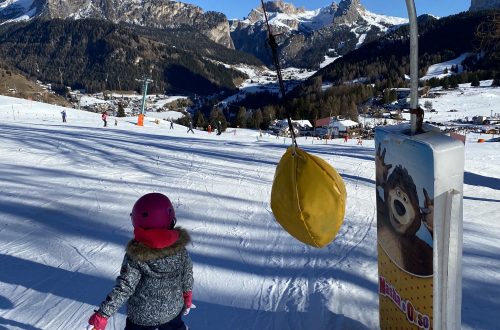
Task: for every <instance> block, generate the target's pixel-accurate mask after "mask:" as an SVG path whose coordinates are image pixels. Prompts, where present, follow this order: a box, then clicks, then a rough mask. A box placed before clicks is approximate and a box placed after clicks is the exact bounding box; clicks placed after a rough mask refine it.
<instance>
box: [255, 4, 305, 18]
mask: <svg viewBox="0 0 500 330" xmlns="http://www.w3.org/2000/svg"><path fill="white" fill-rule="evenodd" d="M264 8H265V9H266V11H268V12H275V13H283V14H288V15H294V14H298V13H301V12H304V11H305V10H304V8H296V7H295V6H294V5H293V4H291V3H286V2H284V1H283V0H278V1H267V2H265V3H264Z"/></svg>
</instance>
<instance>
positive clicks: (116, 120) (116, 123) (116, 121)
mask: <svg viewBox="0 0 500 330" xmlns="http://www.w3.org/2000/svg"><path fill="white" fill-rule="evenodd" d="M115 126H118V119H116V118H115Z"/></svg>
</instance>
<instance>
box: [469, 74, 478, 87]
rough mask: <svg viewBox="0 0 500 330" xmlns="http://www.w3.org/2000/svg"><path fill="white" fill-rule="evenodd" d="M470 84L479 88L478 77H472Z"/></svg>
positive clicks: (475, 75) (474, 75)
mask: <svg viewBox="0 0 500 330" xmlns="http://www.w3.org/2000/svg"><path fill="white" fill-rule="evenodd" d="M470 84H471V86H473V87H479V85H480V84H481V83H480V82H479V77H478V75H477V74H473V75H472V77H471V82H470Z"/></svg>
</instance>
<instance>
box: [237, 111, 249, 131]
mask: <svg viewBox="0 0 500 330" xmlns="http://www.w3.org/2000/svg"><path fill="white" fill-rule="evenodd" d="M235 126H236V127H241V128H245V127H247V109H245V107H240V108H239V109H238V114H237V115H236V121H235Z"/></svg>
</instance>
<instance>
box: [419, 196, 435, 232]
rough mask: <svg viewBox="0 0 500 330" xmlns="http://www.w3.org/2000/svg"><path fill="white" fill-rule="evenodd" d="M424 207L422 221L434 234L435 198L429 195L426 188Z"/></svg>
mask: <svg viewBox="0 0 500 330" xmlns="http://www.w3.org/2000/svg"><path fill="white" fill-rule="evenodd" d="M424 197H425V202H424V208H423V209H422V222H423V223H424V225H425V226H426V227H427V229H428V230H429V232H430V233H431V235H432V236H434V235H433V234H434V199H431V198H430V197H429V194H428V193H427V190H425V188H424Z"/></svg>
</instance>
